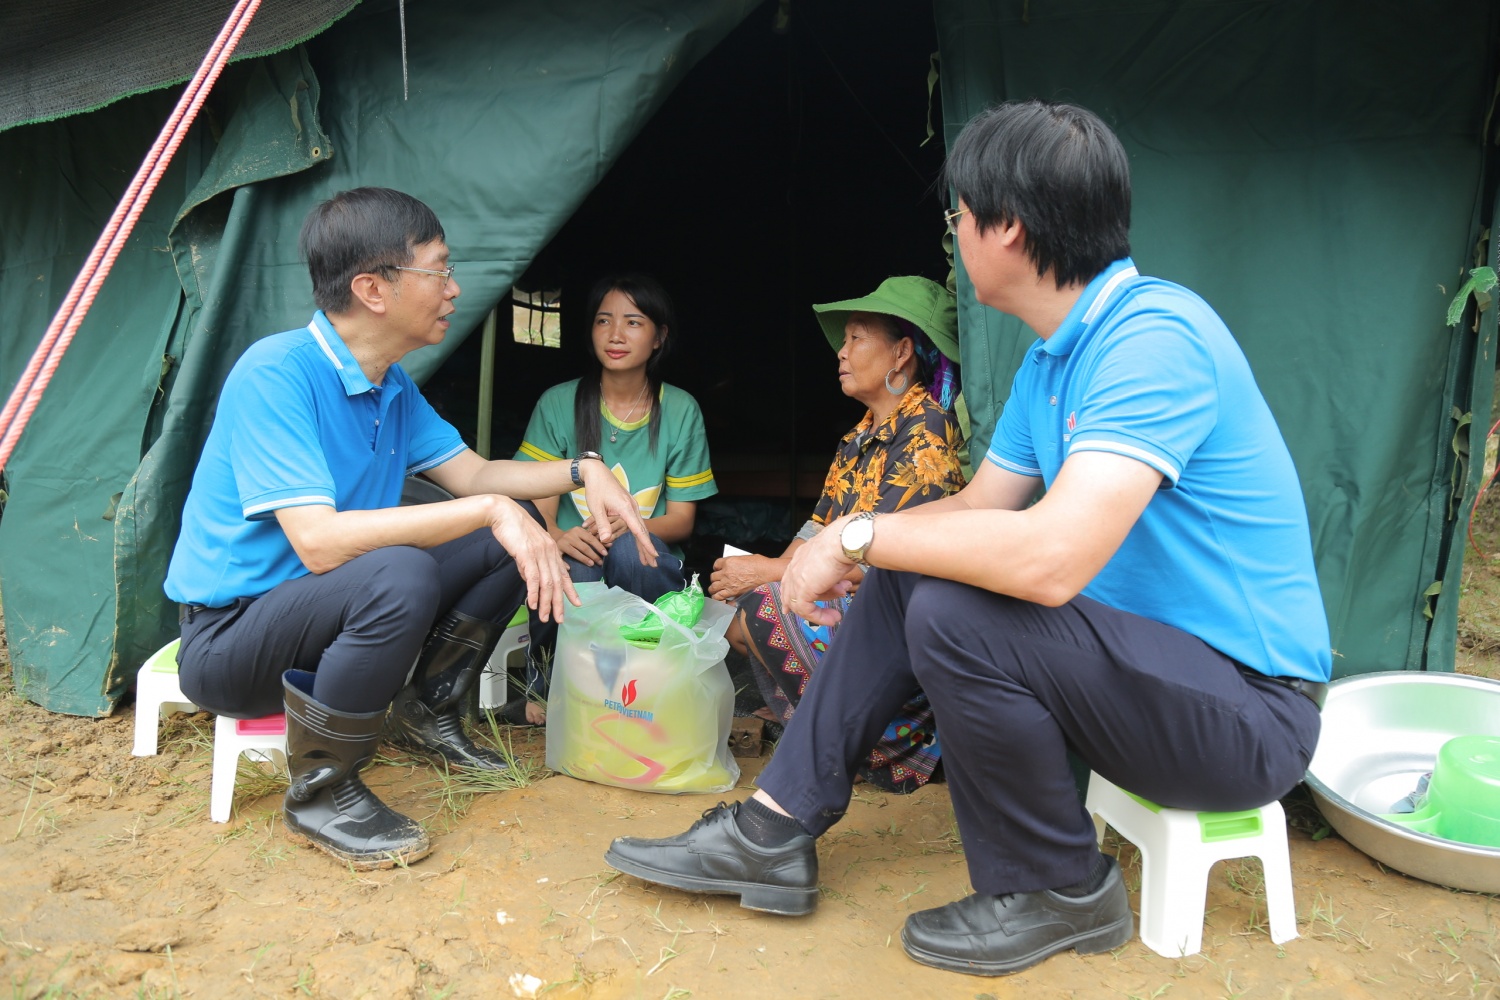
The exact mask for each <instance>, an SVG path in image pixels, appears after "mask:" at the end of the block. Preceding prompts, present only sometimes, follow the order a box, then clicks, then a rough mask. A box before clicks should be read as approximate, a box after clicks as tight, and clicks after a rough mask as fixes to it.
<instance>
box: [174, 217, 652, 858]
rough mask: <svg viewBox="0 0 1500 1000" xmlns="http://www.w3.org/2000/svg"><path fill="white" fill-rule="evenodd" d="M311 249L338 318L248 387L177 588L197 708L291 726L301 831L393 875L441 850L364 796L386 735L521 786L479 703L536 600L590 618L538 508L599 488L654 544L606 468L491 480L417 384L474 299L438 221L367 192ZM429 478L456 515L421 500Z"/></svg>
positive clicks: (227, 421)
mask: <svg viewBox="0 0 1500 1000" xmlns="http://www.w3.org/2000/svg"><path fill="white" fill-rule="evenodd" d="M301 249H302V253H303V256H304V257H305V258H306V259H307V265H308V271H309V273H310V275H311V276H312V284H313V298H314V301H315V302H316V303H317V305H318V312H317V313H316V314H315V315H314V316H313V318H312V321H311V322H309V323H308V324H307V326H306V327H304V328H302V329H298V330H291V331H288V332H286V333H281V334H277V335H275V336H271V337H267V338H265V339H264V340H261V341H259V342H257V343H255V344H254V345H252V346H251V347H250V349H249V350H247V351H246V352H245V353H244V355H243V356H241V358H240V359H239V361H238V362H236V364H235V366H234V369H233V370H232V371H231V372H230V374H229V377H228V379H227V380H226V381H225V383H224V388H223V390H222V392H221V394H220V397H219V406H218V411H217V413H216V415H215V417H214V423H213V428H212V430H211V431H210V432H209V436H208V440H207V442H206V443H205V444H204V447H203V454H202V456H201V457H200V458H199V461H198V468H197V470H196V472H195V473H194V475H193V484H192V488H191V490H190V492H189V493H188V498H187V503H186V505H185V506H184V508H183V513H182V531H181V534H180V535H179V537H178V541H177V546H176V549H175V550H174V551H173V554H172V561H171V565H170V566H169V568H168V571H167V580H166V592H167V596H169V597H170V598H171V599H172V600H174V601H177V602H178V603H179V605H180V606H181V614H180V619H181V624H182V644H181V647H180V651H179V653H178V661H179V663H180V666H181V669H180V674H179V677H180V681H181V684H182V689H183V692H184V693H185V694H187V696H188V697H190V698H191V699H193V701H194V702H196V703H197V704H199V705H201V706H203V707H204V708H207V709H209V710H210V711H213V712H217V713H219V714H221V715H229V716H234V717H238V718H254V717H258V716H262V715H269V714H272V713H275V712H279V711H282V710H283V708H284V710H285V712H286V718H287V752H288V764H289V767H290V771H291V777H292V783H291V788H290V789H289V790H288V792H287V795H286V801H285V808H284V818H285V826H286V829H287V832H288V834H289V835H291V836H293V837H294V838H296V839H299V840H303V841H305V842H308V843H311V844H312V845H313V846H315V847H318V848H320V849H321V850H323V851H326V852H327V853H329V854H331V855H333V856H334V857H335V858H337V859H339V860H340V861H342V862H346V863H349V864H351V865H353V866H355V867H356V868H371V867H389V866H390V865H392V864H394V863H404V862H408V861H413V860H416V859H417V858H420V857H422V856H424V855H425V854H427V853H428V851H430V850H431V845H430V843H429V842H428V839H427V835H426V833H425V832H424V831H423V830H422V828H421V827H420V826H418V825H417V824H416V823H414V822H412V821H411V820H410V819H408V818H407V817H405V816H402V815H401V814H399V813H397V812H395V811H394V810H392V809H391V808H390V807H388V806H386V805H385V804H384V803H383V802H381V801H380V799H378V798H376V796H375V795H374V794H373V793H372V792H370V790H369V789H368V788H366V787H365V785H364V783H363V782H362V781H361V779H360V776H359V774H360V771H361V769H363V768H364V766H365V765H366V764H367V763H368V762H369V761H370V759H371V758H372V757H373V756H374V754H375V750H376V747H377V746H378V744H379V742H380V739H381V734H382V728H383V726H387V725H388V728H389V734H390V735H391V736H392V737H393V738H394V739H395V740H396V741H397V742H399V743H401V744H403V745H405V746H407V747H410V748H412V749H416V750H421V751H425V752H428V753H432V754H435V755H437V756H439V757H441V758H443V759H445V760H446V761H448V762H449V763H451V764H454V765H456V766H461V767H473V768H485V769H491V770H499V769H503V768H504V767H505V766H506V763H505V761H504V759H503V758H502V757H500V756H499V755H498V754H496V753H494V752H493V751H491V750H488V749H485V748H482V747H479V746H477V745H476V744H474V743H473V742H472V741H471V740H470V739H469V737H468V736H467V735H466V734H465V733H464V730H463V725H462V720H461V718H460V712H459V706H460V701H461V699H462V698H463V696H464V694H465V693H467V692H468V691H469V690H470V689H472V687H473V685H474V683H475V681H476V679H477V678H478V676H479V673H480V671H481V670H482V669H483V668H484V665H485V662H486V661H487V660H488V659H489V656H490V653H491V652H492V651H493V650H494V648H495V644H496V642H497V641H498V640H499V637H500V634H501V632H502V631H503V630H504V627H505V623H506V622H508V621H509V619H510V617H511V615H512V614H514V613H515V611H516V609H517V607H519V606H520V604H521V602H522V601H523V600H524V601H525V602H526V603H527V605H528V606H529V607H531V608H533V609H535V610H537V612H538V613H539V614H540V616H541V618H542V620H543V621H547V620H550V619H554V618H555V619H558V620H560V619H561V618H562V616H563V610H564V602H565V601H572V602H573V603H574V604H577V603H578V597H577V594H576V593H574V591H573V587H572V584H571V583H569V581H568V571H567V568H566V566H565V565H564V564H563V562H562V557H561V555H560V554H559V552H558V550H557V546H556V545H555V544H554V543H553V541H552V539H551V538H550V537H548V535H547V532H546V530H545V528H543V527H542V526H541V525H540V524H539V522H538V519H536V517H535V512H534V511H528V510H527V509H525V508H523V507H521V506H520V505H518V504H517V503H516V502H515V499H516V498H521V499H536V498H538V497H544V496H557V495H559V494H561V493H564V492H567V491H568V490H571V489H574V488H575V487H578V486H582V487H584V489H585V490H586V492H587V496H588V502H589V505H590V506H591V507H592V508H593V509H595V510H605V511H608V512H609V513H610V514H613V515H618V516H619V517H620V518H622V519H623V520H624V522H625V524H626V525H627V526H628V527H629V529H630V531H631V532H632V534H634V535H636V537H637V538H638V539H639V540H641V541H643V542H645V541H648V539H649V535H648V534H647V532H646V528H645V526H644V525H643V524H642V523H641V520H640V516H639V515H638V514H637V512H636V505H635V501H634V500H633V499H632V498H631V496H630V494H629V493H627V492H626V491H625V489H624V488H623V487H622V486H620V484H619V483H618V482H617V481H616V480H615V478H614V476H613V475H611V474H610V472H609V470H608V469H607V468H605V466H604V463H603V462H602V461H600V460H599V456H597V455H594V454H592V453H590V452H585V453H583V454H582V455H580V456H578V457H576V458H573V459H572V460H571V461H569V460H563V461H557V462H546V463H537V462H514V461H495V462H487V461H485V460H484V459H482V458H480V457H479V456H478V455H477V454H475V453H474V452H473V451H470V450H469V449H468V448H466V447H465V446H464V443H463V440H462V439H461V438H460V437H459V434H458V432H457V431H456V430H454V429H453V427H452V426H451V425H450V424H448V423H447V422H446V421H444V420H443V419H442V418H440V417H439V416H438V415H437V414H436V413H435V412H434V411H433V409H432V407H431V406H430V405H428V403H427V401H426V400H424V399H423V398H422V394H421V392H420V391H418V389H417V387H416V385H415V384H414V383H413V382H412V380H411V378H410V377H409V376H408V375H407V374H406V373H405V372H404V371H403V370H402V369H401V366H400V364H399V362H400V360H401V358H402V357H404V356H405V355H406V354H407V353H408V352H410V351H413V350H415V349H416V348H418V347H422V346H424V345H428V344H437V343H440V342H441V341H442V340H443V337H444V336H445V335H446V333H447V331H448V325H449V319H448V317H449V316H450V315H451V314H452V313H453V311H454V306H453V300H454V299H456V298H457V297H458V295H459V287H458V283H457V282H456V281H455V280H454V279H453V270H454V269H453V267H452V266H451V265H450V264H449V260H448V247H447V245H446V243H445V242H444V234H443V228H442V226H441V224H440V223H439V222H438V220H437V217H436V216H435V215H433V213H432V210H431V209H429V208H428V207H427V206H426V205H424V204H422V203H421V202H420V201H418V200H416V199H415V198H412V197H411V196H410V195H406V194H402V193H401V192H399V191H392V190H390V189H387V188H358V189H356V190H352V191H345V192H343V193H342V194H339V195H336V196H335V197H333V198H331V199H329V200H328V201H326V202H324V203H323V204H321V205H319V206H318V207H317V208H315V209H313V211H312V212H311V213H310V214H309V215H308V218H307V221H306V223H305V224H304V225H303V228H302V235H301ZM416 473H423V474H425V475H426V476H427V477H428V478H429V479H431V480H432V481H433V482H435V483H437V484H438V485H439V486H442V487H444V488H445V489H446V490H448V492H449V493H451V494H453V495H454V496H455V497H456V498H457V499H453V500H449V501H446V502H441V503H432V504H425V505H420V506H409V507H402V506H400V501H401V491H402V484H403V482H404V480H405V478H406V477H407V476H409V475H413V474H416ZM603 520H604V522H605V523H606V524H607V523H608V519H607V518H605V519H603ZM605 530H607V529H605ZM640 548H641V553H642V555H641V558H642V560H648V559H650V558H652V557H653V556H654V553H655V549H654V547H653V546H651V545H650V544H643V545H642V546H641V547H640ZM414 663H415V667H413V664H414ZM408 675H410V678H411V680H410V683H408V682H407V679H408ZM393 702H394V704H393ZM388 709H389V710H390V718H389V720H388V722H387V710H388Z"/></svg>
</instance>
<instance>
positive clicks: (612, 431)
mask: <svg viewBox="0 0 1500 1000" xmlns="http://www.w3.org/2000/svg"><path fill="white" fill-rule="evenodd" d="M650 385H651V380H650V379H647V380H646V382H645V384H643V385H642V386H641V394H640V395H639V396H637V397H635V402H634V403H632V404H630V415H629V416H628V417H626V418H625V419H624V420H621V421H620V423H622V424H628V423H630V422H631V421H632V420H634V419H635V411H636V410H638V409H640V406H641V400H643V399H645V398H646V389H647V388H648V387H649V386H650ZM599 397H600V398H601V399H603V398H604V382H603V381H602V380H601V381H600V383H599ZM604 406H605V408H606V409H608V407H609V401H608V400H605V402H604ZM609 412H610V415H611V416H613V415H614V412H615V411H614V410H610V411H609ZM619 437H620V428H618V427H615V426H613V425H611V426H610V428H609V443H610V444H614V443H615V442H616V441H617V440H619Z"/></svg>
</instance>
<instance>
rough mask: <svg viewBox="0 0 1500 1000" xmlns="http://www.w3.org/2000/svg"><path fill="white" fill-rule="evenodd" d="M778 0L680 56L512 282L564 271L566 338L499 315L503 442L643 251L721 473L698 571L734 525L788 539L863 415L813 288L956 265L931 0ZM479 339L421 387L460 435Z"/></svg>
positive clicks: (470, 405) (498, 397)
mask: <svg viewBox="0 0 1500 1000" xmlns="http://www.w3.org/2000/svg"><path fill="white" fill-rule="evenodd" d="M782 6H784V5H778V3H777V2H775V0H772V2H768V3H766V4H763V5H762V6H761V7H760V8H758V9H756V10H755V11H754V12H753V13H752V14H751V15H750V16H749V17H748V18H746V19H745V20H744V21H743V22H742V23H741V24H740V26H739V27H738V29H736V30H735V31H734V32H733V33H732V34H731V35H730V36H729V37H728V38H727V39H726V40H725V41H724V42H723V43H722V44H721V45H719V46H718V47H717V48H716V49H715V50H714V51H713V52H712V53H710V54H709V55H708V56H707V57H706V58H705V59H704V60H703V61H702V62H701V63H699V64H698V65H697V66H696V67H695V68H694V69H693V70H692V71H691V73H690V74H689V75H688V76H687V78H686V79H685V80H684V81H683V83H682V84H681V85H680V86H679V87H678V88H677V89H676V91H675V92H674V93H673V94H672V96H671V97H670V98H669V99H668V100H667V102H666V103H665V105H664V106H663V107H662V109H661V110H660V111H659V112H658V113H657V115H656V116H655V118H654V119H653V120H652V121H651V122H650V123H649V124H648V125H647V126H646V128H645V129H644V130H643V131H642V132H641V134H640V135H639V136H638V137H637V138H636V139H635V141H634V142H633V143H632V145H631V146H630V148H629V149H628V150H627V151H626V152H625V154H624V155H623V156H622V157H621V158H620V160H619V161H618V162H617V163H616V164H615V166H614V167H613V168H612V169H611V170H610V172H609V173H608V175H607V176H606V177H605V178H604V180H603V181H602V182H601V183H600V184H599V186H598V187H597V188H595V189H594V191H593V192H592V193H591V194H590V195H589V196H588V198H587V199H586V200H585V201H584V203H583V204H582V206H581V207H580V208H579V209H578V211H577V212H575V213H574V214H573V216H572V218H571V219H570V220H569V221H568V222H567V224H566V225H565V226H563V228H562V229H561V230H560V231H559V232H558V233H557V234H556V235H555V236H554V237H553V239H552V240H551V242H550V243H549V244H548V245H547V247H546V248H545V249H544V250H543V251H542V252H541V253H540V254H539V255H538V256H537V258H536V259H535V261H534V262H533V263H532V265H531V266H530V268H529V269H528V271H527V272H526V274H525V276H524V277H523V278H522V280H521V282H519V285H518V287H521V288H524V289H526V290H528V291H533V290H539V289H560V290H561V293H562V295H561V328H562V346H561V348H560V349H558V348H553V347H544V346H540V345H533V344H525V343H517V342H516V341H515V340H514V339H513V337H512V336H511V334H510V323H511V318H510V316H509V315H507V312H508V308H507V306H506V304H505V303H502V305H501V315H500V316H499V323H498V325H499V335H498V337H497V350H496V355H495V386H494V415H493V420H492V423H491V428H492V435H493V437H492V440H493V444H492V447H491V449H490V450H491V452H492V454H493V456H494V457H507V456H509V455H510V454H512V453H513V452H514V451H515V448H516V447H517V445H519V443H520V441H521V436H522V433H523V432H524V430H525V427H526V421H527V418H528V416H529V415H530V413H531V408H532V406H533V404H534V403H535V402H536V400H537V397H538V396H540V394H541V393H542V391H543V390H544V389H546V388H547V387H548V386H551V385H554V384H556V383H558V382H563V381H566V380H568V379H571V378H576V377H578V375H579V374H580V373H581V371H582V354H581V352H583V351H585V350H587V349H588V343H589V340H588V336H589V319H590V317H588V316H585V315H583V311H584V310H585V308H586V302H585V300H586V299H587V296H588V293H589V289H590V287H591V286H592V285H593V283H594V282H595V281H596V280H597V279H598V278H599V277H600V276H602V275H606V274H612V273H618V272H621V271H632V270H637V271H645V272H648V273H650V274H653V275H655V276H656V277H657V278H658V279H659V280H660V281H661V282H662V283H663V284H664V285H665V286H666V288H667V289H668V291H669V292H670V293H671V294H672V296H673V298H674V300H675V303H676V306H677V311H678V314H679V315H678V326H679V327H680V329H679V330H677V331H674V333H675V335H676V336H675V343H674V344H673V349H672V354H671V355H670V356H669V357H668V359H667V360H666V362H665V365H664V369H663V371H664V375H665V377H666V379H667V381H669V382H672V383H673V384H675V385H679V386H681V387H682V388H684V389H686V390H687V391H688V392H690V393H692V394H693V395H694V396H695V397H696V398H697V400H698V403H699V405H700V406H701V408H702V410H703V417H704V422H705V424H706V427H707V431H708V439H709V444H710V446H711V448H712V457H713V465H714V471H715V473H716V476H717V479H718V483H719V489H720V493H719V496H717V497H715V498H713V499H712V500H710V501H706V502H703V503H700V504H699V507H698V524H697V530H696V532H695V539H694V542H695V543H697V544H694V545H690V546H688V548H687V552H688V557H689V562H690V564H692V565H694V566H695V567H696V568H705V567H706V566H707V565H709V564H711V562H712V559H713V557H714V555H716V554H717V552H716V549H717V547H718V545H719V544H720V543H722V541H725V540H728V541H733V542H735V543H736V544H739V545H742V546H745V547H748V548H755V549H758V550H760V551H764V552H768V553H771V554H776V553H779V552H780V550H781V548H782V547H783V546H784V545H785V543H786V542H787V541H788V540H789V539H790V537H791V534H792V532H793V531H794V530H795V527H796V525H797V524H799V523H800V522H801V520H802V519H804V518H805V517H806V516H807V514H808V513H810V511H811V508H812V504H813V501H814V500H815V499H816V497H817V494H818V491H819V490H820V489H821V486H822V480H823V475H824V472H825V471H826V469H827V466H828V462H829V460H830V459H831V458H832V456H833V451H834V447H835V445H836V444H837V442H838V439H839V437H840V436H841V435H843V434H844V433H845V432H846V431H848V430H849V428H850V427H852V426H853V425H854V423H855V422H856V421H857V420H858V419H859V418H860V416H861V415H862V413H863V407H862V406H861V405H859V404H858V403H856V402H855V401H854V400H852V399H848V398H846V397H845V396H843V395H842V394H841V393H840V391H839V387H838V383H837V381H836V379H835V371H836V361H835V358H834V354H833V352H832V350H830V348H829V345H828V342H827V341H826V340H825V339H824V338H823V335H822V333H821V332H820V330H819V328H818V326H817V323H816V321H815V320H814V318H813V314H812V311H811V310H810V308H809V306H810V304H811V303H814V302H827V301H833V300H836V299H844V298H852V297H854V296H858V295H862V294H865V293H867V292H869V291H872V290H873V289H874V288H875V286H876V285H877V284H878V283H879V282H880V281H881V280H882V279H884V278H886V277H888V276H890V275H894V274H920V275H923V276H925V277H928V278H932V279H934V280H937V281H943V280H944V279H945V277H946V276H947V273H948V270H949V263H948V259H947V256H946V254H945V252H944V249H943V245H942V235H943V227H942V223H941V217H940V212H941V206H940V205H939V202H938V198H937V195H936V191H935V188H934V187H933V180H934V178H935V177H936V175H937V172H938V170H939V168H940V167H941V164H942V156H943V150H942V140H941V136H940V135H939V136H935V137H934V138H933V139H932V140H931V141H930V142H926V143H925V145H924V140H925V139H926V138H927V127H928V126H927V123H928V121H929V117H928V115H929V96H928V73H929V68H930V58H931V55H932V53H933V52H935V51H936V49H937V41H936V36H935V31H934V27H933V21H932V12H931V10H930V9H927V8H925V7H923V6H922V5H920V4H897V3H883V4H879V5H876V9H872V6H871V5H870V4H866V3H856V2H853V0H840V2H834V3H823V4H817V5H812V4H806V5H798V6H797V7H796V8H795V13H794V16H792V17H791V18H790V20H789V21H785V22H783V21H782V20H781V15H782V13H783V11H782V9H781V7H782ZM937 100H938V98H937V94H936V89H935V88H934V91H933V95H932V98H931V101H932V107H931V116H932V117H931V121H932V123H933V125H934V127H940V123H941V120H942V119H941V108H940V107H939V106H938V104H937ZM454 249H455V259H456V260H460V261H461V260H462V259H463V257H462V248H461V247H455V248H454ZM459 277H460V280H461V279H462V274H461V273H460V275H459ZM480 341H481V338H480V337H479V336H478V333H477V331H476V332H475V333H474V334H473V335H471V336H469V337H468V339H467V340H466V341H465V342H464V344H463V345H462V346H461V347H459V348H458V350H456V351H455V352H454V354H453V355H452V356H451V357H450V358H449V360H448V361H447V362H446V363H445V365H444V366H443V367H442V368H441V369H440V370H439V371H438V372H437V373H436V374H435V375H434V376H433V377H432V378H431V379H430V380H429V381H428V382H427V384H426V387H425V391H426V393H427V395H428V397H429V398H430V399H432V400H433V401H434V403H435V404H436V405H437V406H438V407H439V409H440V410H441V411H442V412H443V413H444V415H445V416H447V417H448V418H449V419H450V420H451V421H452V422H453V423H454V424H455V425H456V426H457V427H458V428H459V429H460V430H461V431H462V432H463V433H464V435H465V437H466V438H468V439H469V440H470V442H471V443H473V440H474V434H475V429H476V420H477V412H478V406H477V399H478V394H479V369H480V363H481V348H480Z"/></svg>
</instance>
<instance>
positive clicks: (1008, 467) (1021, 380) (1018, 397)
mask: <svg viewBox="0 0 1500 1000" xmlns="http://www.w3.org/2000/svg"><path fill="white" fill-rule="evenodd" d="M1035 367H1036V364H1035V362H1033V361H1032V358H1031V355H1030V354H1029V353H1028V354H1027V355H1026V357H1025V358H1024V359H1023V360H1022V361H1021V367H1020V369H1019V370H1018V371H1017V372H1016V377H1015V378H1013V379H1012V380H1011V383H1010V401H1009V402H1007V403H1006V404H1005V407H1004V409H1002V410H1001V411H1000V420H999V422H998V423H996V424H995V433H994V436H993V437H991V438H990V450H989V451H988V452H987V453H986V454H985V456H984V457H985V460H986V461H988V462H993V463H994V464H995V465H998V466H1000V468H1002V469H1004V470H1005V471H1006V472H1014V473H1016V474H1017V475H1019V476H1031V477H1034V478H1039V477H1040V476H1041V474H1042V467H1041V464H1040V463H1039V462H1038V461H1037V457H1036V447H1035V445H1033V444H1032V437H1031V427H1030V425H1029V424H1028V421H1027V413H1026V405H1025V403H1023V402H1022V400H1024V399H1026V392H1027V387H1026V377H1025V376H1027V375H1028V374H1030V370H1031V369H1034V368H1035Z"/></svg>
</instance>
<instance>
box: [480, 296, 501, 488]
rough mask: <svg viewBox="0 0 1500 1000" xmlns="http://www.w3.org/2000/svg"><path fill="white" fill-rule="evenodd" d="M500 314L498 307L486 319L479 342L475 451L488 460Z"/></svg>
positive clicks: (493, 409)
mask: <svg viewBox="0 0 1500 1000" xmlns="http://www.w3.org/2000/svg"><path fill="white" fill-rule="evenodd" d="M499 313H500V307H499V306H498V305H497V306H495V308H493V309H491V310H490V314H489V315H488V316H486V317H485V318H484V333H483V334H482V335H481V339H480V341H479V426H478V427H477V428H475V430H474V450H475V451H477V452H479V457H480V458H483V459H486V460H488V459H489V457H490V421H491V419H492V418H493V416H494V413H495V327H496V325H497V324H498V322H499Z"/></svg>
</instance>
